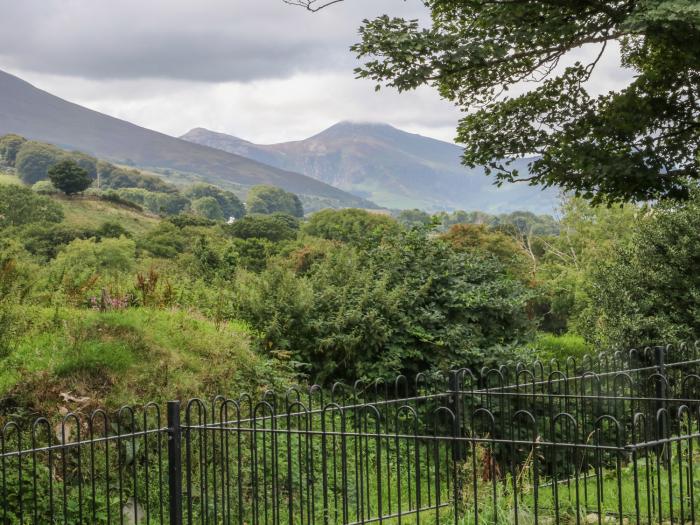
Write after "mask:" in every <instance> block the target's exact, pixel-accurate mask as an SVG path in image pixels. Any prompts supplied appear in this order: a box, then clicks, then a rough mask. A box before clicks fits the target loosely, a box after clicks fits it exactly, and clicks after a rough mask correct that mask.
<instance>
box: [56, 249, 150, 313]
mask: <svg viewBox="0 0 700 525" xmlns="http://www.w3.org/2000/svg"><path fill="white" fill-rule="evenodd" d="M135 258H136V244H135V243H134V241H132V240H130V239H126V238H124V237H122V238H119V239H108V238H107V239H102V240H101V241H97V240H95V239H85V240H83V239H76V240H74V241H73V242H71V243H70V244H68V245H67V246H66V247H65V248H64V249H63V250H61V252H60V253H59V254H58V255H57V256H56V258H55V259H54V260H53V262H52V263H51V266H50V285H51V286H53V287H55V289H56V290H59V291H61V292H63V293H65V294H66V296H67V299H68V300H69V301H70V302H71V303H73V304H81V303H83V302H85V301H87V294H88V293H89V292H94V291H95V290H96V289H98V288H99V287H101V286H105V285H107V284H109V283H110V281H112V280H114V279H118V278H119V277H120V276H122V275H123V274H128V273H129V272H131V270H132V269H133V267H134V264H135Z"/></svg>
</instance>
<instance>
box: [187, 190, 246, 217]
mask: <svg viewBox="0 0 700 525" xmlns="http://www.w3.org/2000/svg"><path fill="white" fill-rule="evenodd" d="M184 195H185V196H186V197H189V198H190V199H192V200H195V199H199V198H201V197H213V198H214V199H216V202H218V203H219V206H221V211H222V212H223V214H224V218H225V219H228V218H230V217H233V218H234V219H240V218H242V217H243V216H244V215H245V206H243V203H242V202H241V200H240V199H239V198H238V197H236V194H235V193H232V192H230V191H225V190H222V189H221V188H217V187H216V186H212V185H211V184H194V185H192V186H190V187H189V188H187V189H186V190H185V191H184Z"/></svg>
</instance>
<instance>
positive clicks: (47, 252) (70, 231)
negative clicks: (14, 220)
mask: <svg viewBox="0 0 700 525" xmlns="http://www.w3.org/2000/svg"><path fill="white" fill-rule="evenodd" d="M96 236H97V232H96V231H93V230H80V229H78V228H71V227H69V226H65V225H63V224H50V223H34V224H29V225H27V226H25V227H24V228H23V229H22V233H21V239H22V243H23V245H24V248H25V249H26V250H27V251H28V252H29V253H31V254H32V255H35V256H37V257H39V258H40V259H41V260H42V261H47V260H49V259H53V258H54V257H56V255H58V252H59V250H60V249H61V247H63V246H65V245H67V244H69V243H70V242H72V241H74V240H75V239H89V238H91V237H96Z"/></svg>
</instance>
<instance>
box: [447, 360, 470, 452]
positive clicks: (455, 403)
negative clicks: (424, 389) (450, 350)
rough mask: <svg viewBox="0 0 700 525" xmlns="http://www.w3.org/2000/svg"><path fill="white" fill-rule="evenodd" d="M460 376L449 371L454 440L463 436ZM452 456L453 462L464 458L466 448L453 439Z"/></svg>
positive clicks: (458, 373)
mask: <svg viewBox="0 0 700 525" xmlns="http://www.w3.org/2000/svg"><path fill="white" fill-rule="evenodd" d="M461 376H462V374H460V372H459V371H458V370H451V371H450V398H449V399H450V409H451V410H452V413H453V414H454V416H455V420H454V428H453V429H452V432H453V436H454V437H455V438H461V437H462V436H463V435H464V428H463V425H462V423H463V421H462V418H463V415H462V411H463V410H462V409H463V407H462V403H463V398H462V377H461ZM452 456H453V459H454V460H455V461H457V460H462V459H465V458H466V446H465V444H464V443H463V442H462V441H461V440H457V439H455V440H454V441H453V443H452Z"/></svg>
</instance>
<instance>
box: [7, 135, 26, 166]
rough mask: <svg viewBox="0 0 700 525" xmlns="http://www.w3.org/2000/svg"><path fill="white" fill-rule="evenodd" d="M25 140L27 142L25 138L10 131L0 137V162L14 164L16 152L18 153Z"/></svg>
mask: <svg viewBox="0 0 700 525" xmlns="http://www.w3.org/2000/svg"><path fill="white" fill-rule="evenodd" d="M25 142H27V139H25V138H24V137H20V136H19V135H14V134H12V133H10V134H9V135H5V136H3V137H0V163H2V164H6V165H8V166H14V165H15V160H16V159H17V153H19V149H20V148H21V147H22V144H24V143H25Z"/></svg>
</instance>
